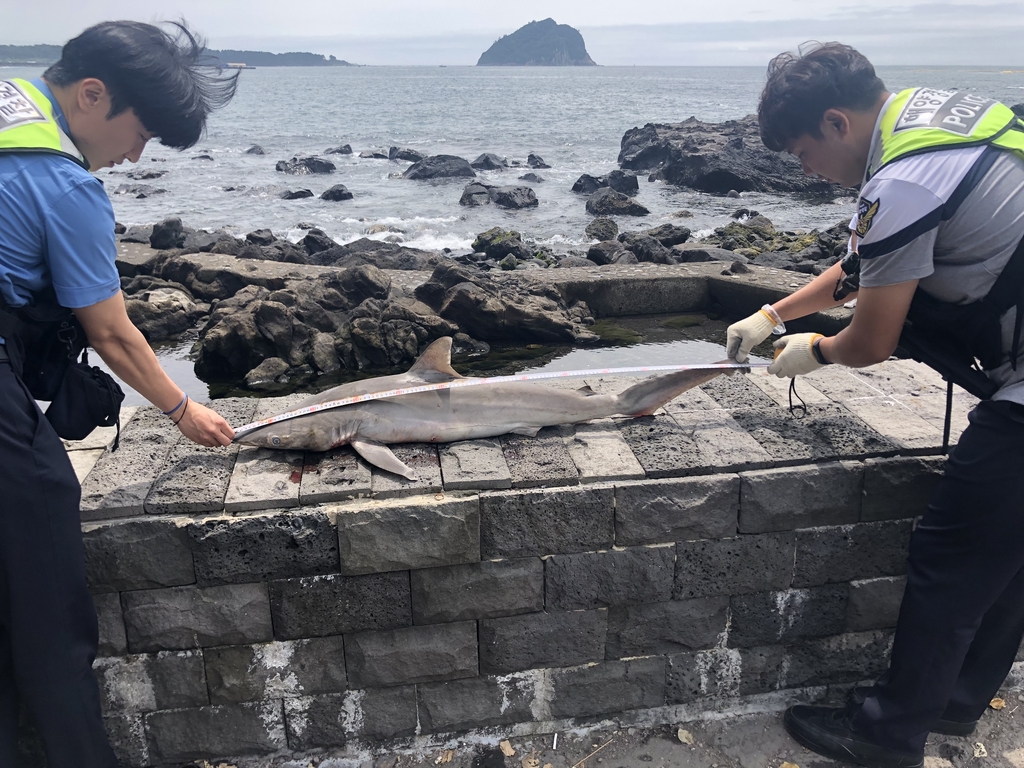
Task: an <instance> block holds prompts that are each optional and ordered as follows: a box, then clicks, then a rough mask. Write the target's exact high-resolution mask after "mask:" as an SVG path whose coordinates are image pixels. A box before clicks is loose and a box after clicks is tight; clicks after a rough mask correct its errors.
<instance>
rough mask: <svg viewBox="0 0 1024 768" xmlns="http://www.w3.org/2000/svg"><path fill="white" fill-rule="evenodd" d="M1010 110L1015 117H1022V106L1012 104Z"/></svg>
mask: <svg viewBox="0 0 1024 768" xmlns="http://www.w3.org/2000/svg"><path fill="white" fill-rule="evenodd" d="M1010 109H1011V110H1013V114H1015V115H1016V116H1017V117H1024V104H1014V105H1013V106H1012V107H1010Z"/></svg>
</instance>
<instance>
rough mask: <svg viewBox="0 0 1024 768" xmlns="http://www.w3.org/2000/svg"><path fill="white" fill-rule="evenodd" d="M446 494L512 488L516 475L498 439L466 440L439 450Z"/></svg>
mask: <svg viewBox="0 0 1024 768" xmlns="http://www.w3.org/2000/svg"><path fill="white" fill-rule="evenodd" d="M437 453H438V457H439V458H440V460H441V479H442V480H443V482H444V488H445V490H446V491H458V490H466V489H488V490H492V489H496V488H511V487H512V475H511V473H510V472H509V469H508V462H506V461H505V455H504V454H503V453H502V452H501V442H500V441H499V440H498V439H497V438H493V439H489V440H462V441H460V442H457V443H445V444H443V445H439V446H438V447H437Z"/></svg>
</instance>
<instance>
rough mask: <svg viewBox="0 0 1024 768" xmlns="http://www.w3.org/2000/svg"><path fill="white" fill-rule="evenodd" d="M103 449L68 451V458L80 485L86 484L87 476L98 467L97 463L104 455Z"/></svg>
mask: <svg viewBox="0 0 1024 768" xmlns="http://www.w3.org/2000/svg"><path fill="white" fill-rule="evenodd" d="M103 450H104V449H103V448H93V449H91V450H78V451H68V458H69V459H71V466H72V467H73V468H74V470H75V477H77V478H78V482H79V483H83V482H85V478H86V476H87V475H88V474H89V472H90V471H91V470H92V468H93V467H94V466H96V462H97V461H98V460H99V458H100V456H102V455H103Z"/></svg>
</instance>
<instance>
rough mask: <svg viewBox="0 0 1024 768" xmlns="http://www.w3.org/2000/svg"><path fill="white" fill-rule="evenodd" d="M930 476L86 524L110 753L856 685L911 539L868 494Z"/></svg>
mask: <svg viewBox="0 0 1024 768" xmlns="http://www.w3.org/2000/svg"><path fill="white" fill-rule="evenodd" d="M937 466H938V462H937V461H935V460H930V459H929V460H921V459H916V458H915V459H912V460H907V459H904V458H885V459H875V460H870V461H843V462H825V463H822V464H811V465H807V466H803V467H787V468H783V469H772V470H755V471H750V472H740V473H728V474H720V475H714V476H710V477H692V478H680V479H673V480H660V481H655V482H652V481H625V482H622V483H607V484H598V485H594V486H590V487H586V486H576V487H568V488H554V489H526V490H517V489H513V490H503V491H485V492H480V493H470V492H464V491H462V492H460V491H456V492H452V493H439V494H435V495H430V496H425V497H424V496H418V497H410V498H408V499H404V500H402V502H401V503H391V504H389V505H387V506H386V507H385V506H382V505H381V504H380V503H379V502H376V501H373V500H368V501H354V502H348V503H344V504H335V505H320V506H317V507H309V508H298V509H292V510H288V511H283V512H279V513H276V514H272V515H267V514H259V515H255V514H250V515H239V516H229V515H217V516H209V517H180V516H166V517H153V518H138V517H136V518H128V519H117V520H109V521H104V522H98V523H89V524H87V525H86V526H85V529H84V532H85V542H86V551H87V558H88V572H89V578H90V582H91V585H92V588H93V590H94V592H95V597H96V607H97V611H98V613H99V616H100V627H101V646H102V647H101V651H102V654H103V656H102V657H101V658H100V659H98V660H97V662H96V673H97V675H98V676H99V679H100V688H101V691H102V694H103V700H104V708H105V712H106V716H107V722H108V725H109V728H110V732H111V734H112V735H113V736H114V738H115V740H116V742H117V746H118V750H119V752H120V754H121V756H122V759H123V760H124V762H125V764H126V765H130V766H150V765H173V764H180V763H183V762H187V761H189V760H195V759H200V758H205V759H212V758H216V757H232V756H243V755H253V754H268V753H274V752H281V751H287V752H301V751H305V750H316V749H325V748H338V747H344V746H345V745H346V744H347V743H349V742H350V741H353V740H379V739H391V738H397V737H405V736H411V735H414V734H422V733H435V732H446V731H458V730H464V729H468V728H475V727H483V726H494V725H502V724H510V723H517V722H526V721H531V720H540V721H550V720H559V719H565V718H588V717H595V716H601V715H607V714H611V713H615V712H620V711H623V710H631V709H645V708H652V707H663V706H666V705H672V704H682V703H693V702H701V701H707V702H708V704H709V706H711V705H713V702H714V700H715V698H716V697H721V696H743V695H749V694H754V693H762V692H767V691H773V690H778V689H784V688H792V687H804V686H811V685H821V684H825V683H832V682H853V681H857V680H863V679H865V678H869V677H871V676H872V675H874V674H877V673H878V672H880V671H881V670H882V669H883V668H884V664H885V658H886V651H887V646H888V643H889V640H890V630H891V628H892V627H893V625H894V623H895V619H896V613H897V611H898V607H899V600H900V595H901V590H902V578H901V576H902V573H903V570H904V558H905V551H906V545H907V539H908V537H909V535H910V530H911V522H912V521H911V520H910V519H909V517H906V518H901V519H895V520H889V519H884V520H876V519H875V518H876V517H877V516H878V515H876V514H875V512H876V510H877V505H876V503H875V501H876V500H875V498H874V497H873V495H872V494H870V493H866V492H865V488H870V487H872V486H871V484H870V482H869V480H868V478H869V477H871V476H872V475H884V476H885V477H886V478H888V480H889V481H890V482H896V483H897V484H898V485H900V486H903V485H907V484H909V483H910V482H911V481H913V482H920V484H921V485H922V487H923V486H924V485H925V484H924V483H923V482H921V479H920V476H921V474H922V473H925V472H928V473H933V472H934V470H935V469H936V468H937ZM901 479H905V480H906V481H908V482H907V483H904V482H901ZM772 497H774V498H775V499H776V500H777V503H774V504H773V503H771V501H770V500H771V498H772ZM925 498H926V496H925V495H924V494H923V493H922V494H919V495H918V497H917V498H916V499H914V500H911V499H906V500H905V502H906V503H905V505H904V506H903V507H902V509H903V511H904V512H905V513H906V514H907V515H913V514H916V513H918V512H920V511H921V510H922V508H923V503H924V500H925ZM796 502H799V503H802V504H804V509H803V511H802V512H801V513H800V515H799V517H798V518H794V517H793V516H792V513H790V512H785V511H784V510H782V509H780V511H779V514H776V515H773V513H772V510H775V509H778V508H780V507H785V508H788V506H789V504H790V503H796ZM819 523H821V524H822V525H818V524H819ZM706 536H713V538H696V537H706ZM374 563H376V564H377V565H376V567H374V566H373V564H374Z"/></svg>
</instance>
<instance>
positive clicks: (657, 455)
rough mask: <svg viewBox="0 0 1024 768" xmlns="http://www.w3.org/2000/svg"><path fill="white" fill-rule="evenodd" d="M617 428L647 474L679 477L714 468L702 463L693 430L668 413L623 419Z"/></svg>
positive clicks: (705, 471)
mask: <svg viewBox="0 0 1024 768" xmlns="http://www.w3.org/2000/svg"><path fill="white" fill-rule="evenodd" d="M618 427H619V431H620V432H621V433H622V437H623V439H625V441H626V444H627V445H628V446H629V449H630V451H632V452H633V455H634V456H636V458H637V461H639V462H640V466H641V467H643V468H644V472H645V473H646V474H647V476H648V477H651V478H654V477H680V476H683V475H692V474H705V473H707V472H710V471H711V470H710V469H709V468H707V467H706V466H705V465H704V463H703V462H704V459H703V456H702V455H701V451H700V448H699V447H698V445H697V443H696V442H695V441H694V439H693V437H692V436H691V432H692V430H690V429H686V428H684V427H681V426H679V424H678V423H677V422H676V421H675V419H673V418H672V417H671V416H669V415H668V414H655V415H654V416H641V417H640V418H637V419H626V420H622V421H620V422H618Z"/></svg>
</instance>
